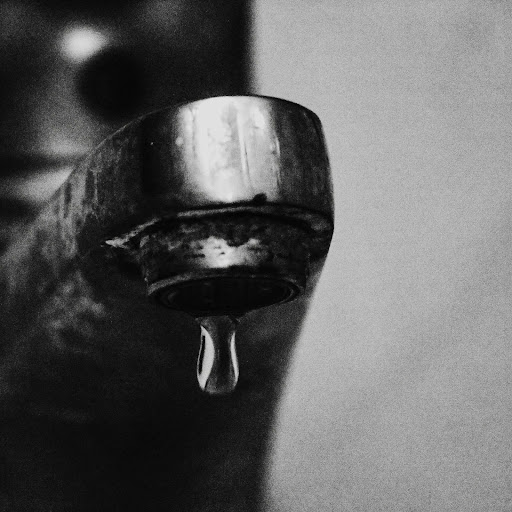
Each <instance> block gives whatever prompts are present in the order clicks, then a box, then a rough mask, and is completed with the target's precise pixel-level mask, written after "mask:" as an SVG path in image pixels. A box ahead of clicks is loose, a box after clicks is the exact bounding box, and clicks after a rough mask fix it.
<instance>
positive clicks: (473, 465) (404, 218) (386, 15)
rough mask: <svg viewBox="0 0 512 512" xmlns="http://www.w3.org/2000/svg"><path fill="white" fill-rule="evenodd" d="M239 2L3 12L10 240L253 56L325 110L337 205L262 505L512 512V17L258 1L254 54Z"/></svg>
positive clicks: (3, 149) (486, 4)
mask: <svg viewBox="0 0 512 512" xmlns="http://www.w3.org/2000/svg"><path fill="white" fill-rule="evenodd" d="M110 9H111V10H110ZM246 9H247V4H246V3H245V2H236V1H226V2H222V3H221V4H219V3H214V2H210V1H206V0H205V1H203V0H201V1H198V2H187V1H185V0H175V1H172V2H171V1H170V0H163V1H162V0H160V1H158V0H148V1H144V2H127V3H123V2H118V1H117V0H112V1H111V2H107V3H105V2H83V1H77V2H76V3H75V4H74V11H73V12H70V10H69V6H68V7H66V6H65V4H64V3H62V2H59V1H57V0H54V1H51V2H47V3H45V4H44V5H43V3H42V2H39V1H35V0H34V1H28V0H26V1H25V0H23V1H21V0H20V1H8V0H2V1H0V60H1V61H2V63H3V73H4V76H3V77H2V81H1V82H0V88H1V89H0V90H2V91H3V94H1V95H0V106H1V108H2V116H3V120H2V123H1V128H0V142H1V144H0V169H1V173H0V219H1V221H0V239H1V244H3V245H4V246H5V245H6V244H7V243H8V239H9V237H10V234H11V232H12V226H13V225H15V224H16V223H17V222H21V221H22V220H23V219H25V218H27V216H30V215H32V214H33V213H34V212H35V211H37V209H38V208H39V207H40V205H41V204H43V203H44V201H45V200H46V198H48V197H49V195H50V194H51V193H52V191H53V190H54V189H55V187H56V186H57V185H58V184H59V183H60V182H61V181H62V180H63V179H65V177H66V175H67V173H68V172H69V170H70V169H71V168H72V167H73V165H74V163H75V162H76V160H77V159H78V158H80V156H81V155H82V154H83V153H84V152H85V151H87V150H89V149H90V148H91V147H92V146H94V145H95V144H97V143H98V142H99V141H100V140H101V139H102V138H104V137H105V136H106V135H107V134H109V133H111V132H112V131H113V130H114V129H116V128H117V127H119V126H121V125H122V124H123V123H125V122H126V121H128V120H129V119H131V118H133V117H134V116H136V115H139V114H140V113H142V112H147V111H148V110H152V109H155V108H159V107H161V106H164V105H166V104H170V103H176V102H179V101H184V100H187V99H192V98H194V97H196V96H197V95H202V96H205V95H215V94H234V93H240V92H245V91H246V90H247V89H248V88H249V75H250V74H251V73H249V71H250V70H249V65H250V64H251V60H252V75H253V77H254V79H253V83H252V85H251V88H252V91H253V92H255V93H258V94H264V95H270V96H278V97H282V98H285V99H289V100H292V101H294V102H297V103H300V104H303V105H305V106H307V107H309V108H310V109H312V110H313V111H314V112H316V113H317V114H318V115H319V117H320V119H321V120H322V122H323V125H324V129H325V133H326V136H327V141H328V147H329V150H330V154H331V163H332V170H333V178H334V185H335V193H336V208H337V210H336V232H335V238H334V241H333V245H332V249H331V253H330V256H329V258H328V260H327V263H326V266H325V269H324V272H323V275H322V278H321V280H320V284H319V287H318V289H317V292H316V298H315V300H314V301H313V304H312V306H311V308H310V312H309V316H308V320H307V322H306V325H305V327H304V329H303V332H302V336H301V339H300V340H299V343H298V345H297V349H296V352H295V356H294V360H293V365H292V367H291V373H290V376H289V380H288V386H287V388H286V393H285V395H284V397H283V399H282V403H281V408H280V414H279V421H278V423H277V425H276V427H275V441H274V443H273V452H272V461H271V471H270V474H269V477H268V488H269V492H268V503H267V504H266V505H267V508H268V510H269V511H271V512H277V511H279V512H280V511H289V510H290V511H291V510H293V511H322V512H324V511H325V512H327V511H340V510H341V511H371V512H376V511H390V510H392V511H400V512H402V511H403V512H413V511H422V512H423V511H436V512H441V511H464V512H468V511H475V512H477V511H478V512H480V511H486V512H488V511H499V512H505V511H512V434H511V432H512V430H511V427H510V425H511V423H512V344H511V331H512V318H511V311H512V295H511V291H512V290H511V288H512V274H511V270H510V268H511V266H510V261H511V256H512V255H511V248H512V246H511V242H512V237H511V228H512V218H511V204H512V203H511V199H512V197H511V195H512V194H511V190H512V173H511V172H510V167H511V161H512V158H511V157H512V143H511V140H512V137H511V136H512V133H511V132H512V112H511V106H512V57H511V55H512V51H511V50H512V7H511V6H510V4H509V3H508V2H506V1H499V0H492V1H491V0H485V1H484V0H472V1H469V0H425V1H420V2H410V1H406V0H380V1H377V0H359V1H357V2H356V1H348V0H317V1H315V2H311V1H308V0H275V1H271V0H254V2H252V4H251V11H252V28H251V30H250V33H251V34H250V35H251V37H252V43H251V45H252V57H251V58H250V59H249V58H247V54H246V50H247V36H248V35H249V29H248V25H247V17H246V12H247V11H246ZM119 13H121V14H119ZM72 20H74V21H72ZM102 20H103V21H102ZM105 20H106V21H105ZM91 27H92V28H91ZM145 49H150V50H151V51H145ZM27 63H28V64H27ZM170 63H171V64H170ZM138 76H139V77H140V76H144V77H146V79H147V80H146V82H140V81H138V80H137V79H136V77H138ZM77 77H78V79H77ZM70 80H73V81H72V82H70ZM75 80H76V81H75ZM91 80H93V81H94V83H92V82H91ZM166 83H172V84H173V86H172V87H171V88H166V86H165V84H166ZM70 84H71V85H72V87H70ZM6 91H9V94H6ZM13 94H14V96H13ZM27 116H28V117H27ZM2 226H3V227H2ZM20 492H21V491H20Z"/></svg>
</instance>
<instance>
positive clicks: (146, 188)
mask: <svg viewBox="0 0 512 512" xmlns="http://www.w3.org/2000/svg"><path fill="white" fill-rule="evenodd" d="M332 231H333V199H332V186H331V181H330V174H329V165H328V159H327V154H326V149H325V141H324V138H323V135H322V130H321V125H320V122H319V120H318V118H317V117H316V116H315V114H313V113H312V112H310V111H309V110H307V109H305V108H303V107H300V106H298V105H296V104H293V103H290V102H287V101H283V100H277V99H272V98H264V97H248V96H237V97H217V98H209V99H205V100H200V101H197V102H192V103H186V104H183V105H181V106H178V107H174V108H171V109H167V110H164V111H159V112H156V113H154V114H150V115H149V116H146V117H143V118H141V119H138V120H136V121H134V122H133V123H131V124H129V125H127V126H126V127H125V128H123V129H121V130H120V131H118V132H116V133H115V134H114V135H113V136H111V137H110V138H108V139H106V140H105V141H104V142H103V143H102V144H101V145H100V146H99V147H98V148H97V149H96V150H95V151H94V152H92V153H91V154H90V155H89V156H88V157H87V158H85V159H84V160H83V161H82V162H81V163H80V164H79V165H78V166H77V168H76V169H75V171H74V172H73V173H72V174H71V176H70V177H69V179H68V180H67V181H66V182H65V183H64V184H63V185H62V187H61V188H60V189H59V190H58V191H57V193H56V194H55V195H54V196H53V198H52V199H51V200H50V201H49V203H48V204H47V206H46V207H45V208H44V209H43V210H42V211H41V213H40V214H39V215H38V217H37V218H36V219H35V220H34V221H33V222H32V223H31V224H30V225H29V226H27V227H26V228H25V229H24V230H23V231H21V232H20V233H19V235H18V237H17V238H16V242H15V243H14V244H12V246H11V247H10V248H9V249H8V250H7V252H6V253H5V254H4V255H3V256H2V265H1V268H2V270H1V271H0V304H1V312H2V317H3V323H2V325H1V326H0V329H1V336H2V341H3V348H2V351H3V367H2V371H1V372H0V378H1V379H2V382H0V384H2V385H3V386H4V388H8V389H10V392H9V393H8V394H7V395H5V396H4V397H3V398H2V397H0V398H2V400H11V401H16V403H18V404H25V406H26V404H32V405H30V407H32V408H33V411H38V412H37V414H43V413H42V412H41V411H45V412H44V414H47V415H48V416H51V417H54V416H55V415H57V416H59V418H60V420H61V421H69V422H73V423H78V424H81V425H92V424H101V425H115V426H116V428H119V429H122V428H125V427H124V426H125V425H127V424H130V425H132V424H140V425H145V426H144V427H141V428H143V430H144V429H146V430H148V429H151V432H153V433H154V431H155V429H156V430H157V431H158V435H157V434H154V435H156V437H154V436H153V435H152V436H149V437H148V438H147V439H146V444H147V445H148V446H146V445H144V446H143V447H142V448H138V449H139V450H143V449H145V448H147V449H151V450H153V451H158V453H160V451H159V450H161V453H162V460H161V461H160V462H161V464H162V466H165V467H167V466H166V464H167V465H169V464H170V465H171V466H172V467H171V466H169V467H167V470H168V472H169V474H173V475H176V474H179V475H181V476H180V478H182V479H183V481H182V484H180V485H183V486H185V485H186V484H185V482H186V478H187V475H192V474H194V475H196V474H198V472H200V471H203V469H202V468H203V467H208V468H214V467H215V466H216V465H218V463H219V460H218V457H220V455H219V454H221V453H222V454H224V451H222V449H221V446H222V444H221V443H222V436H223V435H227V434H226V433H227V432H231V433H232V432H236V435H237V436H238V441H237V442H236V446H239V447H240V450H242V451H243V454H239V456H238V458H237V462H236V463H234V464H233V468H235V469H236V468H238V469H236V471H237V474H236V479H239V478H244V480H246V481H251V482H252V481H254V482H256V483H255V484H254V485H255V488H256V487H258V485H259V484H258V482H260V481H261V476H262V472H261V466H262V465H263V464H264V461H265V456H264V453H265V450H264V447H265V446H266V443H267V436H268V435H269V432H270V422H271V421H272V414H271V412H272V411H273V410H274V408H275V405H276V402H277V399H278V395H279V389H280V386H281V383H282V381H283V376H284V373H285V370H286V366H287V363H286V362H287V361H288V358H289V354H290V350H291V347H292V346H293V343H294V340H295V338H296V336H297V333H298V329H299V327H300V322H299V321H298V319H300V318H301V317H302V316H303V315H304V311H305V307H306V306H305V305H306V301H305V300H304V299H305V298H306V297H307V295H308V292H309V290H310V289H311V287H312V276H314V275H315V274H317V273H318V271H319V270H320V268H321V265H322V262H323V260H324V258H325V257H326V254H327V251H328V248H329V243H330V239H331V236H332ZM27 290H30V293H28V294H27ZM268 306H272V307H268ZM183 313H186V314H185V315H184V314H183ZM27 318H30V319H31V322H30V326H29V327H27V321H26V319H27ZM192 318H194V319H196V320H197V322H199V323H200V325H201V326H202V336H203V342H202V348H201V351H200V352H201V353H200V357H199V362H198V363H197V366H196V363H195V360H196V351H197V348H198V347H197V345H198V343H197V342H198V341H199V340H198V328H197V323H196V322H194V321H191V320H192ZM32 319H33V321H32ZM234 319H241V321H240V322H239V321H238V320H234ZM238 323H239V325H237V331H238V334H237V338H238V343H237V344H238V352H239V357H238V358H237V357H236V351H235V345H234V343H235V341H234V331H235V324H238ZM191 340H193V342H192V343H191ZM36 361H45V363H44V365H42V364H35V362H36ZM238 361H240V374H239V368H238V366H239V365H238ZM195 368H196V370H197V372H196V371H194V369H195ZM196 379H197V380H198V381H199V387H200V388H202V389H203V390H205V391H206V392H207V393H209V394H215V395H219V397H218V398H215V399H212V398H211V397H210V396H209V395H208V394H205V393H201V392H199V390H198V386H197V380H196ZM237 381H238V386H237V388H236V390H235V392H232V391H233V390H234V389H235V385H236V384H237ZM48 389H52V390H53V392H51V393H48ZM228 392H232V393H231V394H230V395H229V396H227V393H228ZM7 396H8V398H6V397H7ZM169 404H172V407H170V406H169ZM0 405H1V404H0ZM27 407H28V406H27ZM167 408H168V409H169V410H167ZM198 410H200V411H201V415H200V416H201V418H202V419H201V421H198V420H197V417H198V415H197V414H196V415H194V413H193V411H196V412H197V411H198ZM156 411H157V412H156ZM156 424H158V427H156V426H155V425H156ZM148 425H151V427H150V426H148ZM204 425H206V426H204ZM249 426H250V427H249ZM84 428H85V427H84ZM169 430H172V431H173V432H174V431H175V432H179V433H180V435H179V436H176V437H172V436H171V437H169V435H168V432H169ZM230 435H231V434H230ZM197 438H202V439H206V440H207V442H206V443H205V445H204V446H203V448H204V449H203V448H201V449H199V448H198V454H199V452H200V456H199V455H198V454H196V455H197V457H195V458H192V462H187V464H185V463H183V465H180V462H179V461H180V460H181V461H183V460H186V459H188V458H187V457H185V456H183V457H181V458H180V457H176V456H173V457H172V460H173V462H172V463H171V462H169V461H168V462H165V463H164V462H162V461H163V459H164V457H165V454H166V453H167V454H168V453H169V452H173V453H178V452H179V453H181V452H180V450H183V446H185V445H186V446H191V445H192V444H193V443H194V441H193V440H194V439H197ZM150 439H151V441H150ZM155 439H158V443H159V448H158V450H156V448H155V446H153V445H151V447H150V446H149V445H150V444H151V443H153V442H157V441H155ZM134 443H135V441H134ZM148 443H149V444H148ZM216 447H217V448H216ZM201 450H203V451H201ZM260 452H261V453H262V455H260ZM255 454H258V455H255ZM223 456H224V455H223ZM244 461H245V462H244ZM235 469H233V471H235ZM133 470H134V471H137V469H136V464H135V463H134V465H133ZM155 471H156V469H155ZM212 471H213V469H212ZM173 478H177V477H176V476H175V477H173ZM209 478H210V477H207V476H205V478H204V485H205V486H207V485H210V484H211V485H213V483H212V480H211V479H210V480H209ZM212 478H213V477H212ZM236 479H235V477H234V476H233V478H228V477H226V486H228V485H231V486H232V485H234V484H233V482H234V481H235V480H236ZM180 481H181V480H180ZM195 481H197V478H196V479H195ZM208 482H209V484H208ZM228 482H230V483H228ZM215 485H216V486H217V488H218V487H219V485H221V484H219V482H218V481H217V483H216V484H215ZM230 489H231V488H230ZM219 492H220V491H219ZM255 492H256V491H255ZM199 494H201V493H199ZM192 495H198V493H197V492H194V493H189V494H188V495H187V496H192ZM184 499H185V498H184ZM180 508H181V509H184V510H185V509H186V510H192V509H193V507H192V504H191V503H185V502H183V503H181V505H180ZM250 509H251V508H250V507H248V508H247V510H250ZM251 510H252V509H251Z"/></svg>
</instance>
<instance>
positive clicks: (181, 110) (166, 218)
mask: <svg viewBox="0 0 512 512" xmlns="http://www.w3.org/2000/svg"><path fill="white" fill-rule="evenodd" d="M142 131H143V133H144V134H145V135H144V143H143V155H144V162H145V165H146V168H147V169H148V170H149V171H150V175H149V177H147V178H146V184H145V186H146V190H148V191H149V192H150V193H151V194H152V195H153V196H154V197H157V198H158V201H159V202H160V204H161V206H162V208H163V209H164V210H166V211H167V213H166V214H163V215H161V216H160V217H159V218H158V219H156V220H155V221H154V222H152V223H150V224H149V225H147V226H145V227H144V229H142V230H141V231H140V232H139V233H137V237H136V238H137V243H138V248H139V255H140V260H139V263H140V265H141V267H142V270H143V273H144V278H145V280H146V282H147V289H148V294H149V295H150V296H151V297H153V298H155V299H156V300H157V301H159V302H160V303H161V304H163V305H165V306H167V307H170V308H173V309H179V310H183V311H186V312H188V313H189V314H191V315H193V316H205V315H234V316H238V315H242V314H244V313H246V312H247V311H250V310H253V309H257V308H260V307H264V306H268V305H271V304H280V303H283V302H287V301H290V300H292V299H294V298H296V297H297V296H299V295H301V294H302V293H303V292H304V290H305V289H306V286H307V281H308V277H309V275H310V272H311V265H313V267H314V266H315V263H316V262H317V261H319V260H321V259H322V258H323V257H324V256H325V255H326V253H327V250H328V247H329V243H330V239H331V236H332V229H333V200H332V186H331V181H330V171H329V164H328V158H327V153H326V148H325V142H324V137H323V134H322V129H321V125H320V121H319V120H318V118H317V117H316V115H315V114H313V113H312V112H310V111H309V110H307V109H305V108H304V107H301V106H299V105H296V104H294V103H290V102H287V101H283V100H277V99H274V98H265V97H247V96H244V97H216V98H209V99H205V100H200V101H196V102H192V103H187V104H183V105H181V106H179V107H178V108H175V109H171V110H168V111H164V112H161V113H157V114H155V115H154V116H149V117H148V118H146V119H145V120H144V121H143V127H142Z"/></svg>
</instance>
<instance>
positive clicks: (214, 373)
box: [197, 316, 238, 395]
mask: <svg viewBox="0 0 512 512" xmlns="http://www.w3.org/2000/svg"><path fill="white" fill-rule="evenodd" d="M197 321H198V323H199V325H200V326H201V348H200V350H199V357H198V359H197V380H198V382H199V386H200V387H201V389H202V390H203V391H205V392H206V393H208V394H211V395H225V394H227V393H231V392H232V391H233V390H234V389H235V387H236V383H237V381H238V359H237V356H236V347H235V332H236V328H237V326H238V319H236V318H235V317H232V316H204V317H200V318H197Z"/></svg>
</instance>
